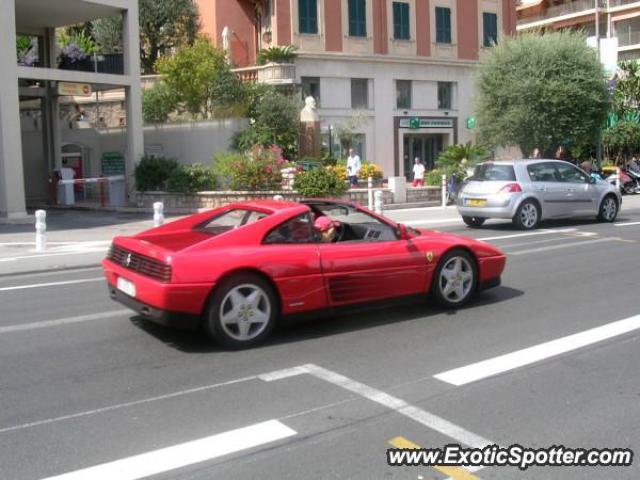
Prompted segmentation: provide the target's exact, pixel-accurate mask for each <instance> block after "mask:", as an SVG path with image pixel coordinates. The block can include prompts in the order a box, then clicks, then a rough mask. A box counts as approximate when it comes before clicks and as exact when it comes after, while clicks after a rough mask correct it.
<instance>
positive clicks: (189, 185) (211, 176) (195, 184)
mask: <svg viewBox="0 0 640 480" xmlns="http://www.w3.org/2000/svg"><path fill="white" fill-rule="evenodd" d="M215 188H216V175H215V172H214V170H213V167H208V166H204V165H202V164H200V163H194V164H193V165H187V166H184V165H181V166H179V167H178V168H176V169H175V170H174V171H173V172H172V173H171V176H170V177H169V181H168V183H167V189H168V190H169V191H170V192H180V193H195V192H206V191H211V190H215Z"/></svg>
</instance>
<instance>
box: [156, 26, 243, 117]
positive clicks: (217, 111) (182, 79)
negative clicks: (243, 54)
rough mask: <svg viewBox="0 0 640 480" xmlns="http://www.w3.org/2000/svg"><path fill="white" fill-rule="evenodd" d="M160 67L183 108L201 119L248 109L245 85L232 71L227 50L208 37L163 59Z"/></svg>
mask: <svg viewBox="0 0 640 480" xmlns="http://www.w3.org/2000/svg"><path fill="white" fill-rule="evenodd" d="M157 67H158V71H159V72H160V73H161V74H162V75H163V81H164V83H165V84H166V87H167V89H168V91H169V92H171V98H172V99H175V101H176V105H177V106H178V109H179V111H184V112H188V113H189V114H191V115H192V116H194V117H196V118H200V119H210V118H213V117H216V118H225V117H230V116H240V115H243V114H244V112H245V111H246V96H247V95H246V91H245V88H244V85H243V84H242V82H241V81H240V79H239V78H238V77H237V76H236V75H235V74H234V73H233V72H231V70H230V68H229V65H228V64H227V62H226V60H225V54H224V52H223V51H222V50H221V49H219V48H217V47H215V46H214V45H213V44H212V43H211V41H209V40H208V39H206V38H204V37H201V38H198V40H196V42H195V43H194V44H193V46H186V47H183V48H180V49H179V50H178V51H177V52H176V53H175V55H173V56H171V57H165V58H162V59H160V60H159V61H158V65H157Z"/></svg>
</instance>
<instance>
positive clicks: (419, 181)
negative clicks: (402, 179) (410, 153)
mask: <svg viewBox="0 0 640 480" xmlns="http://www.w3.org/2000/svg"><path fill="white" fill-rule="evenodd" d="M412 186H414V187H424V165H423V164H422V162H421V161H420V159H419V158H418V157H416V159H415V160H414V165H413V183H412Z"/></svg>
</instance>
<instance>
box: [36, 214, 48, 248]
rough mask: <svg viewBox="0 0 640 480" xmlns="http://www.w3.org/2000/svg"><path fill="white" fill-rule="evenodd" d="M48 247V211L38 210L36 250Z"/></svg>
mask: <svg viewBox="0 0 640 480" xmlns="http://www.w3.org/2000/svg"><path fill="white" fill-rule="evenodd" d="M46 249H47V212H46V210H36V252H44V251H45V250H46Z"/></svg>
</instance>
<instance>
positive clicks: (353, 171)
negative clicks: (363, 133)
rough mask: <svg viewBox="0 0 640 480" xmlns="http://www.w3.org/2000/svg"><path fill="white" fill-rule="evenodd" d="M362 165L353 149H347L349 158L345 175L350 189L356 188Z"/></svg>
mask: <svg viewBox="0 0 640 480" xmlns="http://www.w3.org/2000/svg"><path fill="white" fill-rule="evenodd" d="M361 167H362V163H361V162H360V157H359V156H358V154H357V153H355V152H354V151H353V148H350V149H349V158H347V175H348V176H349V185H350V186H352V187H357V186H358V174H359V173H360V168H361Z"/></svg>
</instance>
